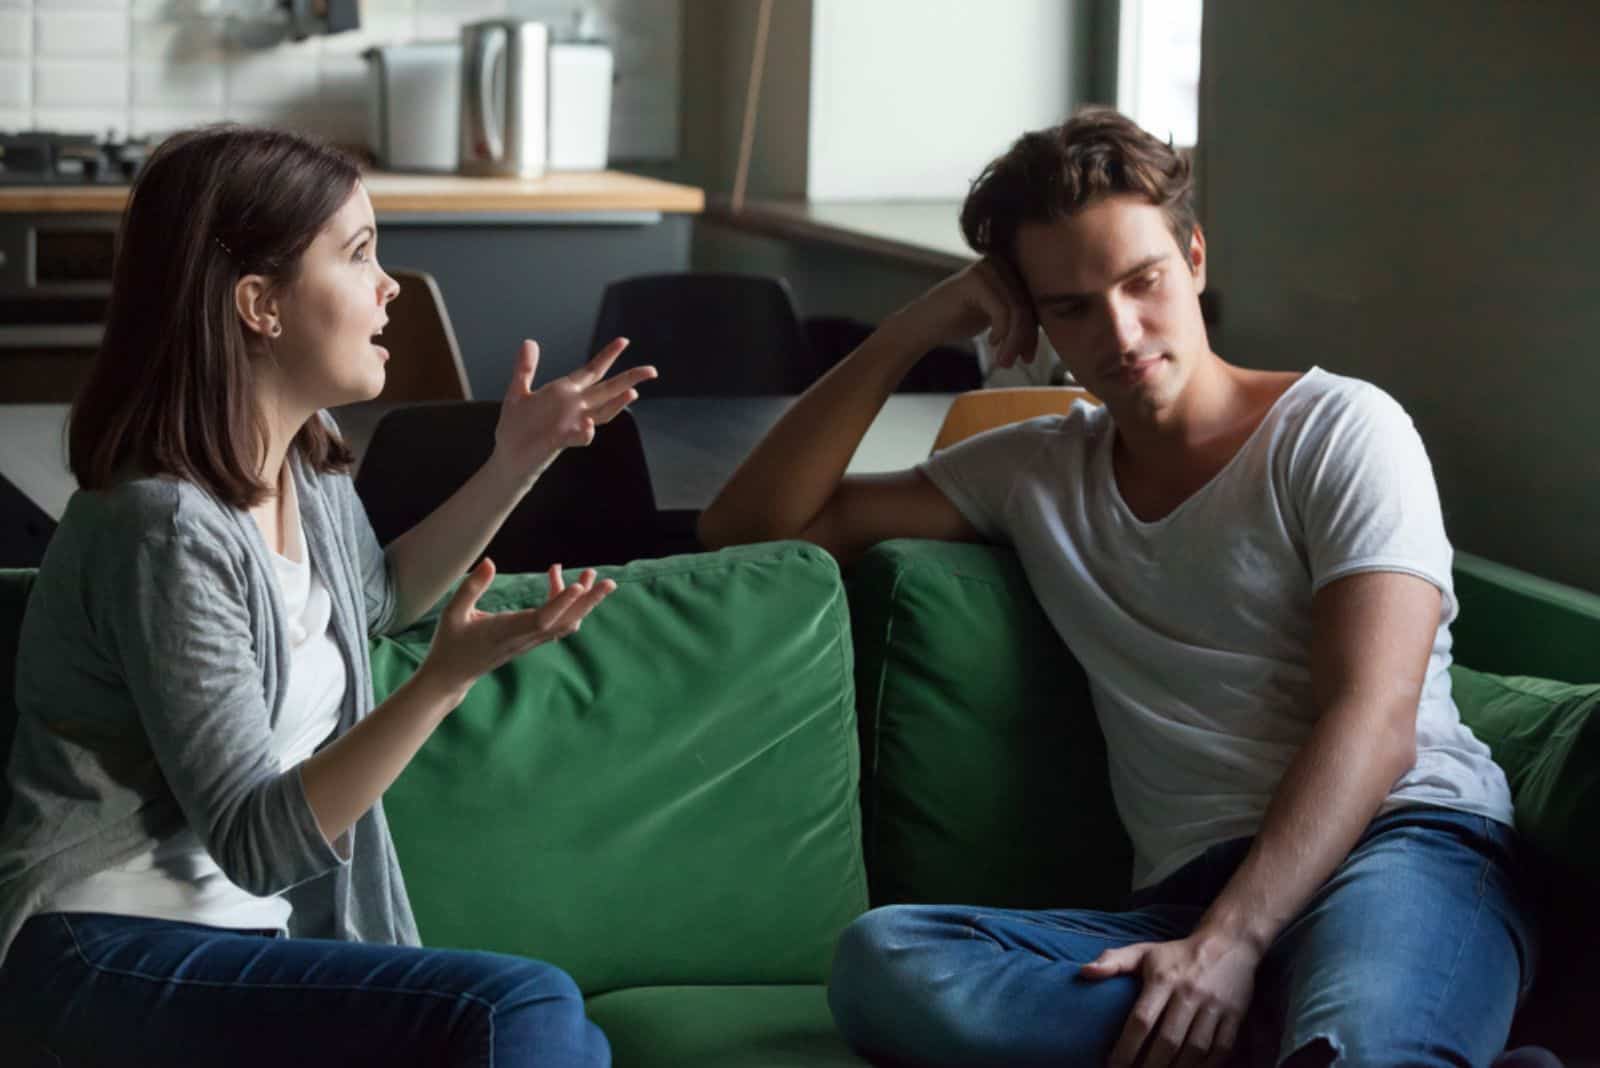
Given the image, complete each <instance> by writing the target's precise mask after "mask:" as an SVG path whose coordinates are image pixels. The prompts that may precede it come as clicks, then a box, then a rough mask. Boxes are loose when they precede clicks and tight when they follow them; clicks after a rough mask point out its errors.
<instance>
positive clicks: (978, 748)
mask: <svg viewBox="0 0 1600 1068" xmlns="http://www.w3.org/2000/svg"><path fill="white" fill-rule="evenodd" d="M847 585H848V588H849V591H850V610H851V618H852V630H853V633H854V635H855V642H856V694H857V706H858V714H859V718H860V723H861V731H862V767H863V769H864V770H863V780H864V790H863V798H862V810H863V815H862V819H863V827H864V835H865V840H866V849H867V871H868V875H869V883H870V885H871V888H872V900H873V904H875V905H881V904H889V903H892V902H906V901H923V902H962V903H969V904H981V905H998V906H1007V907H1016V908H1039V907H1050V906H1063V905H1074V906H1083V907H1093V906H1109V905H1113V904H1115V903H1116V902H1117V901H1119V900H1120V899H1121V898H1122V897H1124V896H1125V895H1126V893H1127V890H1128V886H1129V881H1130V869H1131V864H1132V849H1131V847H1130V845H1129V843H1128V840H1127V836H1126V834H1125V832H1124V831H1123V830H1122V824H1121V822H1120V821H1119V820H1118V818H1117V814H1116V810H1115V808H1114V806H1113V804H1112V801H1111V788H1110V784H1109V781H1108V779H1107V775H1106V757H1105V742H1104V740H1103V739H1102V737H1101V734H1100V727H1099V724H1098V723H1097V722H1096V721H1095V716H1094V710H1093V709H1092V708H1091V706H1090V703H1089V696H1088V690H1087V686H1086V683H1085V681H1084V677H1083V669H1082V668H1081V667H1079V665H1078V663H1077V661H1076V660H1075V659H1073V657H1072V655H1071V654H1070V653H1069V652H1068V651H1067V649H1066V646H1065V645H1063V644H1062V642H1061V639H1060V638H1059V637H1057V635H1056V632H1055V629H1054V628H1053V627H1052V626H1051V625H1050V622H1049V620H1048V619H1046V618H1045V616H1044V613H1043V611H1042V610H1041V609H1040V608H1039V606H1038V602H1037V601H1035V600H1034V597H1033V594H1032V592H1031V590H1030V589H1029V587H1028V582H1027V579H1026V577H1025V576H1024V575H1023V573H1022V568H1021V566H1020V565H1019V564H1018V562H1017V559H1016V557H1015V555H1014V554H1012V553H1010V552H1009V551H997V550H996V549H994V548H992V547H987V546H982V545H966V544H954V543H945V542H931V541H891V542H886V543H884V544H882V545H880V546H878V547H876V548H875V549H873V550H872V551H871V552H869V553H867V554H866V555H865V556H864V557H862V558H861V560H860V561H858V562H857V563H856V565H855V566H854V567H853V568H852V569H851V571H850V574H849V575H848V578H847Z"/></svg>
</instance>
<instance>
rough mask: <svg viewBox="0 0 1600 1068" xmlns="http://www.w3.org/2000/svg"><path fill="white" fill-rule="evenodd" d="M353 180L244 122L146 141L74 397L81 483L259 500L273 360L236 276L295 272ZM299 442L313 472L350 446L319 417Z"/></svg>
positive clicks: (341, 168) (284, 138)
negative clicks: (256, 341)
mask: <svg viewBox="0 0 1600 1068" xmlns="http://www.w3.org/2000/svg"><path fill="white" fill-rule="evenodd" d="M359 179H360V172H359V170H358V169H357V168H356V165H355V163H354V162H353V161H352V160H351V159H350V158H349V157H348V156H345V155H344V154H343V153H341V152H338V151H337V150H335V149H332V148H329V147H327V146H325V145H321V144H318V143H316V142H314V141H311V140H308V139H306V138H304V137H300V136H298V135H296V134H291V133H286V132H283V131H279V130H265V129H257V128H253V127H248V126H234V125H223V126H209V127H204V128H201V129H196V130H188V131H185V132H183V133H179V134H175V135H173V136H172V137H170V138H168V139H167V140H166V141H163V142H162V143H161V145H160V147H158V148H157V149H156V150H155V151H154V152H153V153H151V155H150V158H149V160H148V161H147V162H146V163H145V166H144V168H143V169H142V170H141V171H140V173H139V177H138V179H137V181H135V182H134V184H133V189H132V191H131V193H130V194H129V198H128V205H127V208H126V209H125V210H124V211H123V215H122V226H121V229H120V231H119V238H118V248H117V258H116V265H115V268H114V270H113V274H112V284H111V304H110V309H109V311H108V313H107V317H106V329H105V335H104V337H103V338H102V340H101V342H100V348H99V351H98V352H96V354H95V358H94V363H93V365H92V366H91V368H90V371H89V376H88V379H87V380H86V381H85V382H84V385H83V388H82V389H81V390H80V391H79V393H78V397H77V400H76V401H75V402H74V403H73V406H72V419H71V425H70V429H69V432H68V454H69V459H70V462H71V465H72V473H73V474H74V475H76V476H77V479H78V484H79V485H80V486H82V487H83V488H84V489H91V490H93V489H102V488H104V487H105V486H107V485H109V484H111V482H112V481H113V480H114V478H116V477H118V476H119V474H120V473H121V472H123V471H124V470H129V471H134V472H137V473H140V474H150V475H172V476H175V477H177V478H182V479H185V480H188V481H191V482H194V483H196V484H198V485H200V486H201V487H203V488H204V489H206V490H207V491H209V492H210V493H211V494H212V495H213V496H215V497H216V498H217V499H219V500H221V501H223V502H225V503H227V504H230V505H232V506H234V507H236V508H248V507H251V506H253V505H255V504H258V503H260V502H261V501H262V500H263V499H265V497H266V496H267V494H268V493H269V492H270V489H271V488H270V487H269V486H268V485H267V484H266V483H265V482H264V481H262V479H261V477H260V476H259V475H258V474H257V467H258V465H259V457H260V455H261V450H262V448H264V446H265V442H266V427H265V424H264V423H263V422H262V417H261V414H260V412H259V411H258V409H257V405H256V402H255V382H256V361H257V360H260V359H263V358H267V357H266V356H265V355H264V354H263V353H262V352H261V351H260V350H259V348H258V349H256V350H255V351H252V348H251V345H250V344H249V343H248V342H247V341H246V338H245V332H244V325H243V324H242V323H241V322H240V320H239V314H238V311H237V310H236V307H235V304H234V289H235V287H236V285H237V284H238V281H239V279H240V278H241V277H243V276H244V275H247V274H260V275H264V276H265V277H266V278H267V279H268V280H269V281H270V282H271V284H273V285H274V286H284V285H288V284H289V283H291V282H293V281H294V278H295V274H296V271H297V269H298V266H299V262H300V256H301V254H302V253H303V252H305V250H306V248H307V246H309V245H310V244H311V242H312V239H313V238H315V237H316V235H317V232H318V231H319V230H321V229H322V227H323V225H324V224H325V223H327V221H328V220H329V219H330V218H332V217H333V215H334V213H335V212H337V211H338V210H339V208H340V207H341V206H343V204H344V202H345V201H346V200H347V199H348V198H349V197H350V194H351V193H352V192H353V191H354V189H355V186H356V183H357V181H359ZM291 448H292V449H298V450H299V452H300V454H301V456H302V457H304V458H305V460H306V461H307V462H309V463H310V464H311V465H312V466H313V467H315V468H316V469H317V470H319V471H340V470H345V469H347V468H348V467H349V465H350V462H351V459H352V457H351V454H350V450H349V449H348V448H347V447H346V446H345V444H344V443H343V442H342V441H340V440H339V438H338V437H337V436H335V435H334V434H333V433H332V432H331V431H330V430H329V429H328V428H327V427H326V426H325V425H324V424H323V423H322V421H321V420H319V419H311V420H309V421H308V422H307V423H306V425H305V426H304V427H302V428H301V429H300V431H299V433H297V434H296V435H295V438H294V441H293V443H292V445H291Z"/></svg>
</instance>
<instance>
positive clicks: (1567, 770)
mask: <svg viewBox="0 0 1600 1068" xmlns="http://www.w3.org/2000/svg"><path fill="white" fill-rule="evenodd" d="M1450 674H1451V690H1452V692H1453V693H1454V695H1455V699H1456V707H1457V708H1459V709H1460V710H1461V719H1462V722H1464V723H1466V724H1467V726H1469V727H1471V728H1472V733H1474V734H1476V735H1477V736H1478V737H1479V738H1481V739H1482V740H1483V741H1484V742H1485V743H1486V744H1487V745H1488V746H1489V748H1490V749H1491V750H1492V751H1493V752H1494V759H1495V762H1496V763H1497V764H1499V765H1500V767H1501V768H1502V769H1504V771H1505V773H1506V779H1507V781H1508V782H1510V784H1511V796H1512V799H1513V801H1514V803H1515V808H1516V820H1517V829H1518V830H1519V831H1521V832H1522V834H1523V836H1524V837H1525V838H1527V840H1528V841H1529V842H1530V843H1532V844H1533V845H1534V847H1535V848H1537V849H1538V850H1539V851H1540V852H1541V853H1543V854H1544V855H1545V856H1547V857H1550V858H1551V859H1553V860H1556V861H1557V862H1559V863H1560V864H1561V865H1562V866H1563V867H1565V868H1567V869H1568V870H1570V871H1573V872H1576V873H1578V874H1580V875H1582V876H1584V877H1586V878H1587V879H1589V880H1590V881H1591V882H1593V883H1594V884H1595V885H1596V886H1600V685H1594V684H1588V685H1574V684H1572V683H1566V682H1553V681H1551V680H1549V679H1537V678H1529V677H1526V676H1509V677H1508V676H1504V675H1490V674H1486V673H1483V672H1478V671H1473V670H1472V669H1471V668H1466V667H1461V666H1459V665H1457V666H1456V667H1453V668H1451V670H1450Z"/></svg>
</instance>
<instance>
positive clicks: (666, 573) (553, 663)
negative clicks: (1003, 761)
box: [373, 542, 866, 994]
mask: <svg viewBox="0 0 1600 1068" xmlns="http://www.w3.org/2000/svg"><path fill="white" fill-rule="evenodd" d="M602 573H603V574H606V575H609V576H611V577H613V578H615V579H616V580H617V582H618V584H619V585H618V589H617V591H616V593H614V594H613V595H612V596H611V597H610V598H609V599H607V600H606V601H605V602H604V603H603V604H602V605H601V606H600V607H599V609H598V610H596V612H595V613H594V614H593V615H592V616H590V617H589V619H588V620H586V621H585V622H584V624H583V628H582V630H580V631H579V632H578V633H577V634H575V635H573V636H572V637H570V638H567V639H565V640H563V641H560V642H555V643H550V644H546V645H543V646H540V647H538V648H536V649H534V650H532V651H531V652H529V653H527V654H525V655H523V656H522V657H519V658H518V659H516V660H515V661H513V662H511V663H509V664H507V665H506V666H504V667H503V668H500V669H499V670H497V671H495V672H493V673H491V674H490V675H488V676H485V677H484V678H482V679H480V680H479V682H478V683H477V685H475V686H474V687H473V689H472V691H471V693H470V694H469V695H468V697H467V699H466V701H465V702H463V704H462V705H461V707H460V708H459V709H458V710H457V711H456V712H455V713H454V714H453V715H452V716H450V718H449V719H447V720H446V721H445V722H444V724H443V725H442V726H441V727H440V728H439V729H438V730H437V731H436V732H435V733H434V735H433V737H432V738H431V739H430V740H429V741H428V743H427V744H426V745H425V746H423V748H422V750H421V752H420V753H419V754H418V755H417V757H416V758H415V759H414V760H413V761H412V762H411V764H410V766H409V767H408V768H407V769H406V771H405V773H404V774H403V775H402V776H401V777H400V779H399V780H398V781H397V782H396V783H395V785H394V786H393V787H391V788H390V790H389V792H388V793H387V794H386V795H385V802H384V803H385V807H386V809H387V811H388V815H389V821H390V824H391V827H392V829H393V834H394V838H395V845H396V849H397V851H398V853H399V857H400V863H401V867H402V869H403V870H404V872H405V877H406V884H407V887H408V890H409V892H410V896H411V900H412V905H413V908H414V909H415V912H416V916H417V922H418V926H419V928H420V929H421V932H422V937H423V940H424V941H425V942H427V943H428V944H430V945H438V946H457V947H473V948H482V949H492V950H498V951H503V952H509V953H517V954H521V955H524V956H529V957H535V958H538V959H541V960H546V961H550V962H551V963H554V964H557V965H559V966H560V967H562V968H564V969H566V970H567V971H568V972H570V973H571V974H572V976H573V978H574V979H576V980H577V981H578V984H579V986H580V987H581V988H582V989H583V990H584V992H585V993H586V994H596V993H603V992H605V991H607V990H612V989H616V988H619V987H630V986H650V985H657V984H704V983H744V982H751V983H814V982H820V981H822V979H823V978H824V976H825V975H826V972H827V967H828V964H829V961H830V960H831V956H832V949H833V943H834V940H835V938H836V937H837V935H838V933H839V931H840V930H841V929H842V928H843V927H844V925H845V924H847V923H848V922H849V921H850V920H851V919H853V918H854V917H855V916H856V915H858V914H859V913H860V912H861V911H862V910H863V909H864V908H865V905H866V880H865V872H864V869H863V866H862V861H861V840H860V823H859V810H858V808H857V805H856V798H857V791H858V781H859V775H858V756H857V750H856V736H855V714H854V701H853V689H852V684H851V674H850V670H851V667H850V666H851V642H850V631H849V616H848V610H847V607H846V604H845V599H844V590H843V587H842V585H841V583H840V581H839V572H838V568H837V565H835V563H834V562H833V559H832V557H830V556H828V555H827V554H826V553H824V552H823V551H821V550H820V549H817V548H816V547H814V546H810V545H804V544H801V543H797V542H785V543H777V544H774V545H766V546H752V547H746V548H739V549H729V550H724V551H723V552H720V553H713V554H705V555H697V556H682V557H673V558H669V559H665V560H648V561H640V562H637V563H634V564H629V565H627V566H626V567H621V568H607V569H602ZM545 592H546V580H545V577H544V576H543V575H517V576H507V577H502V578H500V579H497V580H496V582H495V584H494V586H493V588H492V589H491V590H490V591H489V592H488V593H487V594H486V595H485V597H484V598H483V600H482V601H481V602H480V607H482V608H485V609H487V610H503V609H513V608H522V607H527V606H530V605H534V604H537V603H541V602H542V601H543V600H544V597H545ZM431 632H432V624H431V622H424V623H422V624H419V625H418V626H416V627H413V628H412V629H411V630H409V631H407V632H405V633H403V634H401V635H399V636H397V637H394V638H389V639H382V640H379V641H377V642H375V643H374V648H373V669H374V675H375V678H376V681H377V689H378V692H379V693H380V695H381V694H384V693H387V692H388V691H390V690H392V689H393V688H394V687H395V686H397V685H399V684H400V682H401V681H402V680H404V679H405V678H406V677H407V676H409V675H410V674H411V672H412V671H413V670H414V669H415V667H416V665H417V664H418V663H419V662H420V661H421V658H422V656H423V655H424V653H425V652H426V650H427V646H428V640H429V638H430V636H431Z"/></svg>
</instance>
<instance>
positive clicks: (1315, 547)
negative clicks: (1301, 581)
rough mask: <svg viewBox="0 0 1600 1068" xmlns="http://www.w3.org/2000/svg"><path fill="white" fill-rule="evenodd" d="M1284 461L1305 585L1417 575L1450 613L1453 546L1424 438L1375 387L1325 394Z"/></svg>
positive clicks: (1318, 587) (1315, 585)
mask: <svg viewBox="0 0 1600 1068" xmlns="http://www.w3.org/2000/svg"><path fill="white" fill-rule="evenodd" d="M1306 426H1307V428H1308V429H1307V431H1306V432H1305V434H1304V435H1303V437H1302V438H1301V440H1300V442H1299V443H1298V444H1297V447H1296V448H1295V449H1294V450H1293V452H1292V455H1291V458H1290V462H1289V478H1290V486H1291V492H1290V498H1291V500H1293V501H1294V503H1295V506H1296V508H1297V510H1298V512H1299V517H1300V523H1301V527H1302V532H1303V536H1304V539H1305V540H1304V545H1305V555H1306V563H1307V566H1308V567H1309V569H1310V572H1311V588H1312V590H1313V591H1315V590H1319V589H1321V588H1322V587H1324V586H1326V585H1328V584H1329V583H1330V582H1333V581H1335V580H1337V579H1341V578H1344V577H1345V576H1347V575H1353V574H1357V573H1359V572H1364V571H1398V572H1404V573H1406V574H1411V575H1416V576H1417V577H1419V578H1422V579H1425V580H1426V581H1428V582H1430V583H1432V584H1433V585H1435V586H1437V587H1438V588H1439V591H1440V593H1442V594H1443V595H1444V600H1445V611H1446V613H1447V614H1452V615H1453V614H1454V607H1455V595H1454V591H1453V589H1452V586H1451V581H1450V568H1451V563H1452V550H1451V548H1450V541H1449V539H1448V538H1447V537H1446V535H1445V530H1444V516H1443V512H1442V510H1441V508H1440V505H1439V490H1438V486H1437V485H1436V484H1435V482H1434V478H1433V465H1432V464H1431V463H1430V462H1429V461H1428V454H1427V450H1426V449H1425V448H1424V447H1423V444H1422V437H1421V435H1419V434H1418V433H1417V429H1416V427H1415V426H1414V425H1413V424H1412V421H1411V417H1410V416H1409V415H1408V414H1407V413H1406V411H1405V409H1404V408H1402V407H1400V405H1399V404H1398V403H1397V402H1396V401H1395V400H1394V399H1393V398H1392V397H1390V396H1389V395H1388V394H1387V393H1385V392H1383V391H1382V390H1381V389H1378V388H1377V387H1375V386H1370V385H1366V384H1364V383H1363V384H1361V385H1360V386H1359V387H1357V388H1352V389H1349V390H1347V391H1336V392H1331V393H1329V394H1327V395H1325V396H1324V397H1323V398H1322V399H1321V400H1320V401H1319V402H1318V404H1317V405H1316V406H1315V407H1314V409H1313V410H1312V412H1311V413H1310V414H1309V415H1308V418H1307V421H1306Z"/></svg>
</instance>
